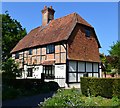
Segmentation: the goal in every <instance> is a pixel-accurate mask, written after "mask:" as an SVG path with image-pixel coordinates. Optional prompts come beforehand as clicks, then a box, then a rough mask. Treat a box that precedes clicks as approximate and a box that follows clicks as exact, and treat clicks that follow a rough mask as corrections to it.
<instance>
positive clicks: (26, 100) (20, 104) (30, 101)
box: [2, 92, 54, 108]
mask: <svg viewBox="0 0 120 108" xmlns="http://www.w3.org/2000/svg"><path fill="white" fill-rule="evenodd" d="M53 94H54V92H50V93H45V94H39V95H35V96H29V97H23V98H19V99H14V100H5V101H3V102H2V108H9V107H10V108H37V106H38V104H39V103H40V102H43V101H44V98H49V97H52V96H53Z"/></svg>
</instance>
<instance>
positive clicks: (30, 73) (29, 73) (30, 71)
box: [27, 68, 33, 77]
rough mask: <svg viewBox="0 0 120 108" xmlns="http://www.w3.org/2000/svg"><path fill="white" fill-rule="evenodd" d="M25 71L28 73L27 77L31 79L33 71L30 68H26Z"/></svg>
mask: <svg viewBox="0 0 120 108" xmlns="http://www.w3.org/2000/svg"><path fill="white" fill-rule="evenodd" d="M27 71H28V75H27V77H32V73H33V69H32V68H28V70H27Z"/></svg>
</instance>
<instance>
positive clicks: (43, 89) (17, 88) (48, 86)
mask: <svg viewBox="0 0 120 108" xmlns="http://www.w3.org/2000/svg"><path fill="white" fill-rule="evenodd" d="M58 88H59V86H58V84H57V83H56V82H53V81H51V82H41V79H4V80H3V89H2V93H3V100H5V99H13V98H18V97H21V96H30V95H35V94H40V93H48V92H50V91H57V89H58Z"/></svg>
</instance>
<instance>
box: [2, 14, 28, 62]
mask: <svg viewBox="0 0 120 108" xmlns="http://www.w3.org/2000/svg"><path fill="white" fill-rule="evenodd" d="M0 16H2V60H3V62H4V61H6V60H7V59H8V58H9V57H11V54H10V51H11V50H12V49H13V48H14V47H15V45H16V44H17V43H18V41H19V40H20V39H22V38H23V37H24V36H25V35H26V34H27V33H26V30H25V28H22V26H21V24H20V22H18V21H17V20H15V19H12V18H11V16H10V15H9V14H8V12H5V14H1V15H0Z"/></svg>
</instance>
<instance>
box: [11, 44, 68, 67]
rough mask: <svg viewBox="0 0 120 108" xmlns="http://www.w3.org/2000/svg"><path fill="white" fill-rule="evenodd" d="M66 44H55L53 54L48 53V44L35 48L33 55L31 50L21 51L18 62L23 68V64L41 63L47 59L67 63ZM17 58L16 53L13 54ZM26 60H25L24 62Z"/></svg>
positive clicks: (57, 62)
mask: <svg viewBox="0 0 120 108" xmlns="http://www.w3.org/2000/svg"><path fill="white" fill-rule="evenodd" d="M65 47H66V45H65V44H64V45H59V44H58V45H55V52H54V53H52V54H47V53H46V46H45V47H41V48H33V49H32V55H29V50H26V51H23V52H19V59H16V62H18V63H19V68H23V65H41V64H42V63H43V62H44V61H45V60H53V59H54V60H55V64H60V63H62V64H64V63H66V50H65ZM12 58H13V59H15V54H13V55H12ZM23 60H24V62H23Z"/></svg>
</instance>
